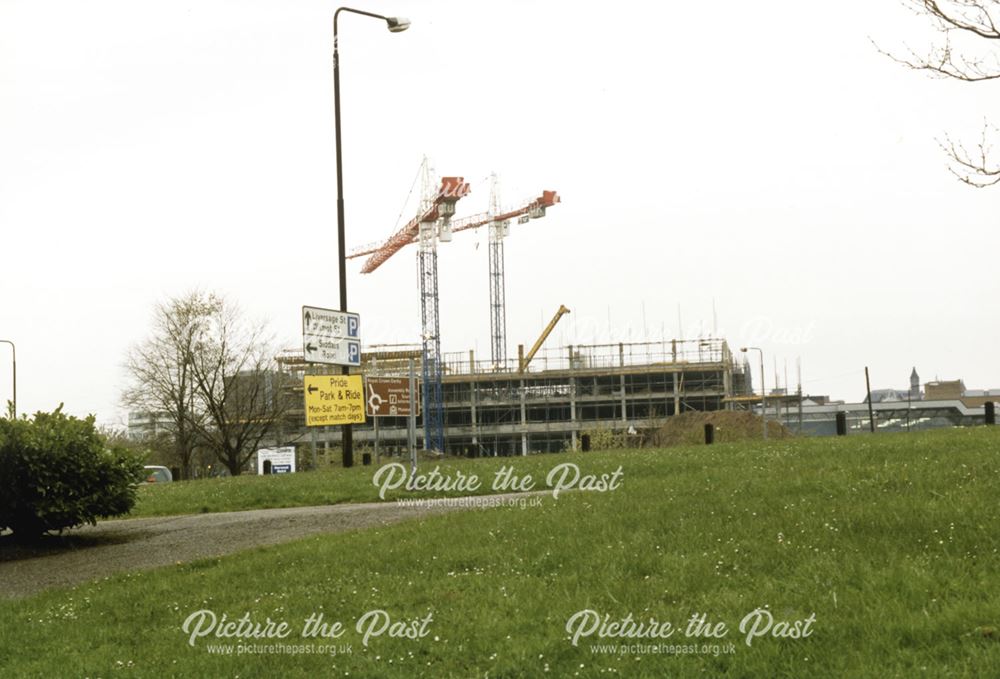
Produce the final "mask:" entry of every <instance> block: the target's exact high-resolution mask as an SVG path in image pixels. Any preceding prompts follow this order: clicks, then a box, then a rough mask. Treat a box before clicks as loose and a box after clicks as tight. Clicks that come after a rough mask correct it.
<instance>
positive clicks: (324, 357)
mask: <svg viewBox="0 0 1000 679" xmlns="http://www.w3.org/2000/svg"><path fill="white" fill-rule="evenodd" d="M302 353H303V355H304V356H305V359H306V361H308V362H309V363H329V364H333V365H353V366H359V365H361V317H360V316H359V315H358V314H354V313H351V312H349V311H336V310H334V309H321V308H319V307H312V306H304V307H302Z"/></svg>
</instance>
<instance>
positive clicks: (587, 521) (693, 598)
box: [0, 428, 1000, 678]
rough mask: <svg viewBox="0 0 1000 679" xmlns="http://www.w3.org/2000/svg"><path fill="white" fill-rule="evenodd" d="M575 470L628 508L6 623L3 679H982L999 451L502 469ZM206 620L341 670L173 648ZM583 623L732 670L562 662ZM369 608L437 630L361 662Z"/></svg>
mask: <svg viewBox="0 0 1000 679" xmlns="http://www.w3.org/2000/svg"><path fill="white" fill-rule="evenodd" d="M568 459H573V460H577V459H582V460H585V462H586V464H587V465H588V467H592V468H593V469H595V470H597V469H604V470H610V469H613V468H615V467H617V465H619V464H621V465H622V467H623V469H624V481H623V485H622V487H621V488H619V489H618V490H617V491H614V492H611V493H604V494H598V493H582V492H578V493H568V494H565V495H562V496H560V498H559V499H558V500H553V499H551V498H546V499H545V500H544V502H543V504H542V506H541V507H534V508H532V507H529V508H519V507H515V508H502V509H491V510H475V511H469V512H462V513H456V514H450V515H445V516H438V517H433V518H429V519H426V520H421V521H419V522H412V523H406V524H399V525H395V526H392V527H388V528H384V529H379V530H368V531H364V532H357V533H349V534H340V535H330V536H322V537H317V538H310V539H308V540H304V541H301V542H297V543H293V544H288V545H283V546H277V547H271V548H266V549H260V550H255V551H252V552H248V553H243V554H240V555H236V556H233V557H229V558H223V559H212V560H206V561H201V562H196V563H193V564H188V565H183V566H176V567H170V568H165V569H160V570H156V571H151V572H146V573H139V574H130V575H125V576H121V577H115V578H111V579H108V580H104V581H100V582H97V583H94V584H91V585H87V586H81V587H77V588H74V589H71V590H62V591H51V592H47V593H45V594H42V595H39V596H36V597H33V598H30V599H27V600H23V601H19V602H3V603H0V676H13V677H31V676H46V677H47V676H92V677H95V676H103V677H109V676H110V677H113V676H123V677H124V676H140V677H166V676H180V677H203V676H229V677H234V676H239V677H273V676H281V677H313V676H351V677H397V676H398V677H511V678H514V677H536V676H553V677H573V676H581V677H600V676H626V677H632V676H639V677H688V676H726V677H807V676H808V677H911V676H918V677H919V676H924V677H983V676H996V671H997V670H996V668H997V667H1000V640H998V637H997V631H996V630H997V628H998V627H1000V587H997V586H996V579H997V573H998V572H1000V553H998V548H1000V532H998V531H997V523H996V518H995V517H996V506H997V498H998V497H1000V431H997V430H987V429H985V428H980V429H976V430H953V431H937V432H930V433H926V434H912V435H905V434H900V435H878V436H874V437H861V436H858V437H848V438H846V439H811V440H803V441H795V440H790V441H782V442H771V443H757V444H745V445H740V444H731V445H719V446H713V447H703V446H702V447H689V448H676V449H669V450H658V451H656V450H647V451H630V452H618V453H598V454H588V455H587V456H583V457H567V456H546V457H540V458H533V459H530V460H519V459H518V460H508V462H513V463H514V464H515V465H516V467H517V468H519V469H525V470H527V469H528V467H529V466H532V465H538V467H537V468H538V469H543V468H551V466H552V465H554V464H556V463H558V462H561V461H564V460H568ZM493 463H494V461H488V462H485V461H470V462H465V463H463V468H465V469H469V468H473V467H475V466H476V465H480V468H482V469H486V468H487V467H488V465H490V464H493ZM354 471H356V470H352V471H351V472H350V473H354ZM368 473H369V474H370V470H369V472H368ZM317 476H318V475H317ZM362 478H363V477H362ZM351 483H353V482H351ZM345 485H349V484H348V482H345ZM361 485H363V484H361ZM762 606H767V607H769V610H771V611H773V612H774V615H775V617H777V618H788V619H802V618H805V617H806V616H808V615H809V614H815V623H814V625H813V633H812V635H811V636H810V637H808V638H806V639H773V638H763V639H757V640H756V641H755V642H754V643H753V645H752V646H749V647H748V646H747V645H746V644H745V643H744V642H743V637H742V635H741V634H740V633H739V631H738V630H737V629H736V627H737V625H738V623H739V621H740V619H741V618H742V617H743V616H744V615H746V614H747V613H748V612H750V611H752V610H753V609H755V608H757V607H762ZM202 608H209V609H213V610H214V611H215V612H216V613H218V614H219V615H221V614H222V613H227V614H229V615H230V616H236V617H238V616H240V615H242V614H243V613H244V612H249V613H250V615H251V616H252V618H253V619H254V620H256V621H263V620H264V619H265V618H267V617H268V616H270V617H271V618H272V619H283V620H286V621H288V622H290V623H292V624H293V627H294V628H295V632H294V634H293V637H291V638H289V639H288V640H286V642H285V643H296V644H301V643H303V641H302V640H301V639H300V638H298V628H299V627H300V626H301V621H302V620H304V619H305V618H306V617H307V616H309V615H310V614H311V613H313V612H320V611H322V612H324V613H325V615H326V618H327V620H340V621H343V622H344V623H345V624H346V625H347V626H348V627H349V628H350V629H349V631H348V632H347V633H346V634H345V635H344V637H342V638H341V639H340V640H338V641H337V642H336V643H337V644H351V646H352V652H351V653H350V654H344V655H338V656H334V657H328V656H320V655H296V656H289V655H276V654H270V655H242V656H237V655H231V656H217V655H212V654H209V653H208V652H207V650H206V647H207V645H208V643H226V644H235V643H236V642H235V641H234V640H225V639H223V640H214V639H200V640H198V642H197V646H196V647H195V648H192V647H190V646H188V645H187V637H186V635H185V634H184V633H183V632H182V631H181V625H182V623H183V621H184V620H185V618H186V617H187V616H188V615H189V614H190V613H192V612H194V611H196V610H198V609H202ZM585 608H590V609H594V610H596V611H598V612H600V613H607V614H610V615H612V616H614V617H622V616H624V615H626V614H627V613H632V614H633V615H634V616H635V617H636V618H640V619H644V618H648V617H650V616H652V617H655V618H657V619H659V620H661V621H663V620H666V621H671V622H673V623H674V624H682V623H683V622H684V621H685V620H686V619H687V618H689V617H690V616H691V615H692V614H693V613H695V612H700V613H705V614H707V615H708V617H709V619H710V620H712V621H724V622H726V623H727V624H728V625H729V627H730V628H731V631H730V633H729V635H728V636H727V637H726V640H725V641H726V642H732V643H734V644H735V646H736V651H735V653H733V654H726V655H719V656H718V657H716V656H713V655H711V654H698V655H677V656H674V655H663V656H653V655H634V654H624V655H620V654H612V655H601V654H594V653H592V652H591V649H590V645H591V644H592V643H609V644H617V643H618V641H617V640H613V639H608V640H599V639H589V640H588V639H585V640H582V641H581V642H580V645H579V646H578V647H574V646H573V645H571V644H570V642H569V641H568V639H567V636H568V635H567V634H566V631H565V624H566V621H567V619H568V618H569V617H570V616H571V615H572V614H573V613H575V612H576V611H579V610H581V609H585ZM370 609H385V610H387V611H389V612H390V613H391V614H392V616H393V617H394V618H397V619H404V618H407V619H412V618H420V617H423V616H426V615H427V614H428V613H432V614H433V622H432V623H430V625H429V628H428V631H429V635H428V636H427V637H425V638H422V639H418V640H409V639H398V640H397V639H390V638H385V637H382V638H376V639H373V640H372V641H371V642H370V645H369V646H368V648H364V647H363V646H362V645H361V643H360V635H359V634H357V633H356V632H355V631H354V630H353V628H352V627H351V626H352V625H353V623H354V621H355V620H356V619H357V618H358V617H359V616H360V615H362V614H363V613H365V612H366V611H368V610H370ZM265 643H266V642H265ZM307 643H309V644H314V643H317V642H314V641H312V640H309V641H308V642H307ZM633 643H634V642H633ZM643 643H651V642H643ZM667 643H674V644H690V643H692V642H691V640H687V639H684V638H683V637H680V638H678V635H675V636H674V637H673V638H671V639H669V640H668V642H667Z"/></svg>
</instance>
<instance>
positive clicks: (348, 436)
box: [333, 7, 410, 467]
mask: <svg viewBox="0 0 1000 679" xmlns="http://www.w3.org/2000/svg"><path fill="white" fill-rule="evenodd" d="M341 12H350V13H351V14H361V15H362V16H366V17H372V18H374V19H381V20H382V21H384V22H385V23H386V26H387V27H388V29H389V32H391V33H400V32H402V31H405V30H406V29H407V28H409V27H410V21H409V19H403V18H402V17H386V16H382V15H381V14H373V13H372V12H365V11H363V10H360V9H352V8H350V7H340V8H338V9H337V11H336V12H334V13H333V118H334V126H335V128H336V134H337V246H338V247H339V248H340V310H341V311H344V312H346V311H347V249H346V248H347V239H346V238H345V235H344V168H343V162H342V159H341V158H342V154H341V144H340V54H339V51H338V43H337V19H338V18H339V17H340V13H341ZM350 372H351V368H350V366H346V365H345V366H343V367H342V368H341V373H342V374H344V375H349V374H350ZM341 441H342V445H343V458H342V459H343V463H344V466H345V467H352V466H354V436H353V432H352V430H351V425H349V424H345V425H344V428H343V434H342V438H341Z"/></svg>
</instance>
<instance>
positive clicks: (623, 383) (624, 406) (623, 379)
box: [618, 373, 628, 424]
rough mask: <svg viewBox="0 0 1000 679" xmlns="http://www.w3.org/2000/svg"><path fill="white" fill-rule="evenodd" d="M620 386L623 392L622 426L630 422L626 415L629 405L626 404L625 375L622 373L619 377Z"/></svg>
mask: <svg viewBox="0 0 1000 679" xmlns="http://www.w3.org/2000/svg"><path fill="white" fill-rule="evenodd" d="M618 386H619V387H620V388H621V390H622V424H625V423H627V422H628V417H627V415H626V413H627V412H628V411H627V404H626V402H625V373H622V374H621V375H619V376H618Z"/></svg>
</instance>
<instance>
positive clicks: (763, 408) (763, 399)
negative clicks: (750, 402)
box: [740, 347, 767, 441]
mask: <svg viewBox="0 0 1000 679" xmlns="http://www.w3.org/2000/svg"><path fill="white" fill-rule="evenodd" d="M740 351H742V352H743V353H744V354H745V353H747V352H748V351H756V352H757V353H759V354H760V412H761V415H762V416H763V419H764V440H765V441H766V440H767V390H766V389H765V388H764V351H763V350H762V349H761V348H760V347H740Z"/></svg>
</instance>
